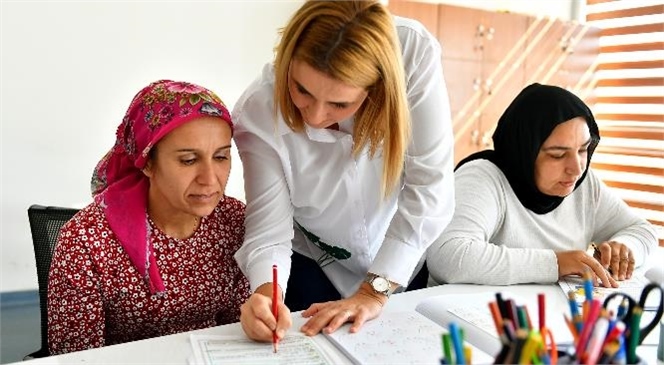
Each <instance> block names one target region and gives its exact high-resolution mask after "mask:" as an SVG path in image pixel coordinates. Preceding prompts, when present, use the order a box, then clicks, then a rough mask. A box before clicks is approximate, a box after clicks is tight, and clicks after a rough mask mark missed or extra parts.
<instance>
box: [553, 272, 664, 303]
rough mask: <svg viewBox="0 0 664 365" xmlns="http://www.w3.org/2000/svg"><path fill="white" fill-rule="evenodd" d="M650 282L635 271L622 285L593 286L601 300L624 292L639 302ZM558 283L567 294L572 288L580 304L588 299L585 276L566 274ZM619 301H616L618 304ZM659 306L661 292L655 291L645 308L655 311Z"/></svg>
mask: <svg viewBox="0 0 664 365" xmlns="http://www.w3.org/2000/svg"><path fill="white" fill-rule="evenodd" d="M648 283H649V281H648V279H646V277H645V276H644V275H643V273H642V272H640V271H635V272H634V274H633V275H632V277H631V278H630V279H629V280H623V281H619V282H618V284H619V285H620V286H619V287H617V288H605V287H603V286H595V287H593V298H596V299H599V300H600V301H601V302H604V298H606V296H607V295H609V294H611V293H615V292H623V293H625V294H627V295H629V296H630V297H632V298H633V299H634V300H636V301H637V302H638V301H639V298H640V297H641V291H642V290H643V288H644V287H645V286H646V285H647V284H648ZM558 285H559V286H560V288H561V289H562V290H563V292H564V293H565V296H567V293H568V292H569V291H570V290H571V291H573V292H574V297H575V298H576V302H577V304H578V305H583V302H584V301H585V300H586V294H585V291H584V289H583V278H582V277H580V276H566V277H564V278H562V279H560V280H559V281H558ZM618 304H619V301H618V302H616V303H615V305H616V306H617V305H618ZM658 306H659V294H658V293H656V292H653V293H652V294H651V295H650V296H649V297H648V299H646V305H645V308H644V310H646V311H650V310H652V311H654V310H657V307H658Z"/></svg>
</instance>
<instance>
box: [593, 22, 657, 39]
mask: <svg viewBox="0 0 664 365" xmlns="http://www.w3.org/2000/svg"><path fill="white" fill-rule="evenodd" d="M662 30H664V23H653V24H638V25H629V26H626V27H615V28H603V29H602V30H600V32H599V34H600V36H612V35H626V34H640V33H654V32H661V31H662Z"/></svg>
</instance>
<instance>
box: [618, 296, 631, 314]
mask: <svg viewBox="0 0 664 365" xmlns="http://www.w3.org/2000/svg"><path fill="white" fill-rule="evenodd" d="M628 307H629V300H627V298H623V300H622V302H621V303H620V305H619V306H618V313H617V314H616V317H618V318H619V319H622V318H623V317H624V316H625V312H627V308H628Z"/></svg>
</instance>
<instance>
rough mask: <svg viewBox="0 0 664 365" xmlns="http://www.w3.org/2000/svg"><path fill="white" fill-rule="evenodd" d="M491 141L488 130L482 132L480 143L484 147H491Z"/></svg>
mask: <svg viewBox="0 0 664 365" xmlns="http://www.w3.org/2000/svg"><path fill="white" fill-rule="evenodd" d="M492 142H493V141H492V140H491V136H490V135H489V132H484V134H483V135H482V145H484V147H486V148H489V147H491V143H492Z"/></svg>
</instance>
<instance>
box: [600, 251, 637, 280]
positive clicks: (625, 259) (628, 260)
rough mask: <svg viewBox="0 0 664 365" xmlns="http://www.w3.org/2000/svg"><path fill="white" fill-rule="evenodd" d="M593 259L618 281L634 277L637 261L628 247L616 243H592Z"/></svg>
mask: <svg viewBox="0 0 664 365" xmlns="http://www.w3.org/2000/svg"><path fill="white" fill-rule="evenodd" d="M590 245H591V247H592V248H593V257H594V258H595V259H596V260H597V261H599V263H600V264H601V265H602V267H604V268H605V269H606V270H607V271H608V272H609V273H611V275H613V277H614V278H615V279H617V280H625V279H629V278H631V277H632V273H633V272H634V267H635V265H636V260H635V259H634V254H633V253H632V250H630V249H629V248H628V247H627V246H625V245H624V244H622V243H620V242H616V241H606V242H602V243H599V244H596V243H594V242H591V244H590Z"/></svg>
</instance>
